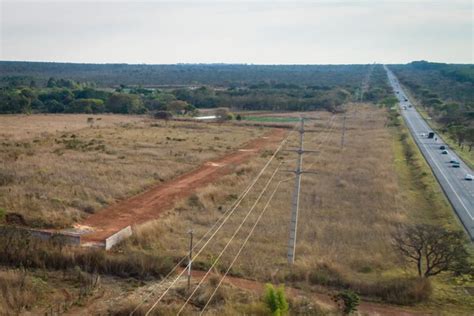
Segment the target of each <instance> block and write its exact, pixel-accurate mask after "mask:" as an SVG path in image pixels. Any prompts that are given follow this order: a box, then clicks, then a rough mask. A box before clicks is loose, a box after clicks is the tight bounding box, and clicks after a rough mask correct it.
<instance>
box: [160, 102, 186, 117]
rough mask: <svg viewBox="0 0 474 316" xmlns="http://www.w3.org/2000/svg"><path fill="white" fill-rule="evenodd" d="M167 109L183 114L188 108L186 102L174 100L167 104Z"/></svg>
mask: <svg viewBox="0 0 474 316" xmlns="http://www.w3.org/2000/svg"><path fill="white" fill-rule="evenodd" d="M166 107H167V109H168V111H170V112H172V113H176V114H185V113H186V112H187V111H188V110H189V104H188V102H185V101H181V100H176V101H171V102H170V103H168V104H167V106H166Z"/></svg>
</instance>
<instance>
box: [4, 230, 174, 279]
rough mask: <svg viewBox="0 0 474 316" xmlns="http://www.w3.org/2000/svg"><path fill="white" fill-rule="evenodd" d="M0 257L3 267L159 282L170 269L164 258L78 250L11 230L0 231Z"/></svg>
mask: <svg viewBox="0 0 474 316" xmlns="http://www.w3.org/2000/svg"><path fill="white" fill-rule="evenodd" d="M0 253H1V254H2V255H1V256H0V264H3V265H7V266H13V267H25V268H47V269H53V270H67V269H69V268H70V267H74V266H78V267H80V268H81V269H82V270H83V271H86V272H91V273H103V274H109V275H115V276H119V277H134V278H138V279H146V278H150V277H157V278H161V277H162V276H164V275H166V274H167V273H168V272H169V271H170V270H171V269H172V267H173V262H172V260H171V259H170V258H167V257H157V256H152V255H145V254H142V253H135V252H133V253H132V252H128V253H121V254H117V253H107V252H105V251H104V250H102V249H81V248H76V247H73V246H66V245H64V243H61V242H57V240H56V239H54V240H50V241H43V240H39V239H37V238H34V237H32V236H31V234H30V233H29V232H27V231H21V230H17V229H14V228H4V229H3V230H2V231H0Z"/></svg>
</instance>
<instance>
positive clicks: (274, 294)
mask: <svg viewBox="0 0 474 316" xmlns="http://www.w3.org/2000/svg"><path fill="white" fill-rule="evenodd" d="M264 302H265V304H266V305H267V306H268V308H269V309H270V310H271V312H272V315H274V316H280V315H286V313H287V312H288V303H287V301H286V298H285V288H284V287H283V285H282V286H280V287H278V288H277V289H275V288H274V287H273V285H271V284H266V285H265V296H264Z"/></svg>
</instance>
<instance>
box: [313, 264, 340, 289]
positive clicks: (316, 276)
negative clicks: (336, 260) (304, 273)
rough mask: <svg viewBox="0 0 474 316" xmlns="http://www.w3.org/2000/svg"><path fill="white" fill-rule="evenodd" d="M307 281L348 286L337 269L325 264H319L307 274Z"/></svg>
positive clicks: (325, 284)
mask: <svg viewBox="0 0 474 316" xmlns="http://www.w3.org/2000/svg"><path fill="white" fill-rule="evenodd" d="M308 281H309V283H311V284H317V285H324V286H334V287H339V288H347V287H349V285H348V282H347V281H346V280H345V279H344V277H343V276H342V275H341V273H340V272H339V271H337V270H336V269H334V268H331V267H330V266H328V265H327V264H322V265H319V266H318V267H317V268H315V269H314V270H312V271H311V272H310V273H309V275H308Z"/></svg>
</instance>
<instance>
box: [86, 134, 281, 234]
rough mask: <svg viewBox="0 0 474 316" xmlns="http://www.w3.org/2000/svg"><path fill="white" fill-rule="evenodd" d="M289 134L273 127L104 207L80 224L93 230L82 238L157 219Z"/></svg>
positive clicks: (113, 231) (114, 231)
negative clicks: (228, 150) (192, 168)
mask: <svg viewBox="0 0 474 316" xmlns="http://www.w3.org/2000/svg"><path fill="white" fill-rule="evenodd" d="M287 133H288V131H285V130H283V129H273V130H272V131H270V132H269V133H267V134H266V135H265V136H264V137H261V138H258V139H255V140H253V141H250V142H248V143H247V144H246V145H245V146H243V147H242V148H241V149H239V150H238V151H235V152H232V153H229V154H227V155H225V156H223V157H221V158H219V159H215V160H212V161H208V162H206V163H204V164H203V165H201V166H200V167H198V168H197V169H195V170H194V171H191V172H189V173H186V174H183V175H181V176H179V177H178V178H176V179H173V180H171V181H168V182H166V183H163V184H159V185H156V186H154V187H152V188H151V189H149V190H148V191H146V192H144V193H142V194H139V195H136V196H134V197H131V198H129V199H127V200H124V201H121V202H119V203H117V204H114V205H111V206H109V207H107V208H105V209H102V210H101V211H99V212H97V213H95V214H93V215H91V216H89V217H88V218H86V219H85V220H84V221H82V222H80V223H79V224H78V225H77V227H78V228H80V229H85V230H87V231H90V232H88V233H86V234H84V235H83V236H82V241H83V242H103V241H104V240H105V239H106V238H107V237H109V236H111V235H113V234H114V233H116V232H118V231H119V230H121V229H122V228H124V227H127V226H129V225H136V224H141V223H145V222H147V221H150V220H153V219H156V218H157V217H159V215H160V214H162V213H163V211H165V210H168V209H170V208H171V207H172V206H173V204H174V203H175V202H176V201H178V200H179V199H183V198H186V197H188V196H190V195H191V194H192V193H193V192H194V191H195V190H196V189H197V188H199V187H202V186H205V185H207V184H209V183H212V182H213V181H215V180H216V179H217V178H219V177H221V176H223V175H225V174H228V173H229V172H231V170H232V167H233V166H235V165H238V164H241V163H242V162H244V161H246V160H248V159H249V158H250V157H252V156H255V155H257V154H258V153H259V152H261V151H262V150H264V149H274V148H276V147H277V145H278V144H279V143H280V142H281V141H282V139H283V138H284V136H285V135H286V134H287Z"/></svg>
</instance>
